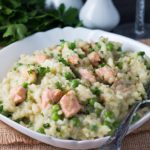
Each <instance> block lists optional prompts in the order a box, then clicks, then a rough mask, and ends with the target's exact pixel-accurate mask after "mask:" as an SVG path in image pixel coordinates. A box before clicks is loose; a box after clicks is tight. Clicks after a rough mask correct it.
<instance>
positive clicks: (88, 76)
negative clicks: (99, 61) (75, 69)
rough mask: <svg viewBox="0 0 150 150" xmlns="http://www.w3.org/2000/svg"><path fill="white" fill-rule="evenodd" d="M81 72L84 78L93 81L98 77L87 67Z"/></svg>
mask: <svg viewBox="0 0 150 150" xmlns="http://www.w3.org/2000/svg"><path fill="white" fill-rule="evenodd" d="M79 73H80V75H81V77H82V78H83V79H85V80H88V81H90V82H91V83H93V82H95V81H96V78H95V76H94V74H93V73H92V72H91V71H89V70H87V69H80V70H79Z"/></svg>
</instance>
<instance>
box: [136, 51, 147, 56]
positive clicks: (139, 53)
mask: <svg viewBox="0 0 150 150" xmlns="http://www.w3.org/2000/svg"><path fill="white" fill-rule="evenodd" d="M137 55H138V56H141V57H143V56H144V55H145V52H143V51H140V52H138V53H137Z"/></svg>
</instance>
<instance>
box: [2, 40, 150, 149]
mask: <svg viewBox="0 0 150 150" xmlns="http://www.w3.org/2000/svg"><path fill="white" fill-rule="evenodd" d="M142 42H143V43H146V44H148V45H150V39H148V40H142ZM0 150H62V149H60V148H56V147H53V146H49V145H46V144H43V143H41V142H39V141H36V140H34V139H32V138H30V137H27V136H25V135H23V134H21V133H19V132H17V131H16V130H14V129H12V128H11V127H9V126H7V125H6V124H4V123H3V122H2V121H0ZM123 150H150V120H149V121H148V122H146V123H145V124H144V125H143V126H142V127H140V128H138V129H137V130H135V131H134V132H133V133H131V134H129V135H128V136H126V138H125V140H124V142H123Z"/></svg>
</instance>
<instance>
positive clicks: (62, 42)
mask: <svg viewBox="0 0 150 150" xmlns="http://www.w3.org/2000/svg"><path fill="white" fill-rule="evenodd" d="M60 42H61V44H60V46H61V47H62V48H63V47H64V43H65V40H63V39H62V40H60Z"/></svg>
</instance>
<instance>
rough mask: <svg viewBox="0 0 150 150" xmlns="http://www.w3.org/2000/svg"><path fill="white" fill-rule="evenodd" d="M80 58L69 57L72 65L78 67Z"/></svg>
mask: <svg viewBox="0 0 150 150" xmlns="http://www.w3.org/2000/svg"><path fill="white" fill-rule="evenodd" d="M79 60H80V59H79V56H77V55H73V56H69V57H68V61H69V62H70V63H71V64H72V65H77V64H78V63H79Z"/></svg>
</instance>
